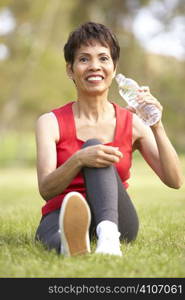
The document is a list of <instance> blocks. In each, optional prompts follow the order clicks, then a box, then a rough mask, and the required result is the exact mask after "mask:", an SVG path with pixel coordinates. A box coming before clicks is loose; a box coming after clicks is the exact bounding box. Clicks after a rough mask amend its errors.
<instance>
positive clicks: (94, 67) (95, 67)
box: [89, 60, 101, 70]
mask: <svg viewBox="0 0 185 300" xmlns="http://www.w3.org/2000/svg"><path fill="white" fill-rule="evenodd" d="M89 68H90V69H92V70H99V69H100V68H101V66H100V62H99V61H98V60H92V61H91V63H90V66H89Z"/></svg>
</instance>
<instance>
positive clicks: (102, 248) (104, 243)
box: [95, 237, 122, 256]
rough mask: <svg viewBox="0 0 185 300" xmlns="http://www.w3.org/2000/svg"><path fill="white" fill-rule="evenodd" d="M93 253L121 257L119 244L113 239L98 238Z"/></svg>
mask: <svg viewBox="0 0 185 300" xmlns="http://www.w3.org/2000/svg"><path fill="white" fill-rule="evenodd" d="M95 253H99V254H110V255H118V256H122V252H121V249H120V243H119V242H118V240H117V239H115V238H114V237H112V238H110V237H102V238H99V239H98V242H97V247H96V251H95Z"/></svg>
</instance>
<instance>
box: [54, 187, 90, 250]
mask: <svg viewBox="0 0 185 300" xmlns="http://www.w3.org/2000/svg"><path fill="white" fill-rule="evenodd" d="M90 221H91V213H90V209H89V206H88V204H87V202H86V200H85V199H84V198H83V196H82V195H81V194H80V193H77V192H70V193H68V194H67V195H66V196H65V197H64V200H63V202H62V206H61V211H60V216H59V226H60V231H61V248H62V249H63V254H64V255H66V256H75V255H82V254H86V253H89V252H90V241H89V226H90ZM62 249H61V252H62Z"/></svg>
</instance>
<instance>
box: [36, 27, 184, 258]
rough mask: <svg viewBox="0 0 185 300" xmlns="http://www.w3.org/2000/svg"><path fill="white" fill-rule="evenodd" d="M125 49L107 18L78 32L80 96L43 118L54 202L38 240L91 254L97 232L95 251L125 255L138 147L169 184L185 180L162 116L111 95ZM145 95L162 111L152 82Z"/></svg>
mask: <svg viewBox="0 0 185 300" xmlns="http://www.w3.org/2000/svg"><path fill="white" fill-rule="evenodd" d="M119 52H120V48H119V44H118V41H117V39H116V37H115V36H114V34H113V33H112V32H111V30H110V29H108V28H107V27H106V26H104V25H102V24H97V23H93V22H88V23H85V24H83V25H81V26H80V27H79V28H77V29H76V30H75V31H74V32H72V33H71V34H70V36H69V38H68V41H67V43H66V44H65V47H64V55H65V59H66V69H67V74H68V76H69V77H70V78H71V79H72V80H73V81H74V84H75V87H76V92H77V99H76V101H72V102H69V103H67V104H66V105H64V106H62V107H59V108H56V109H53V110H52V112H49V113H46V114H43V115H42V116H41V117H40V118H39V119H38V121H37V126H36V140H37V174H38V185H39V191H40V194H41V196H42V197H43V199H44V200H45V201H46V203H45V205H44V206H43V207H42V219H41V222H40V224H39V227H38V229H37V232H36V239H37V240H40V241H41V242H42V243H43V244H45V245H46V246H47V247H48V249H53V248H54V249H56V251H57V252H58V253H61V254H64V255H68V256H69V255H77V254H85V253H89V252H90V251H91V249H90V238H92V236H96V237H97V238H98V239H97V247H96V251H95V253H101V254H112V255H117V256H122V252H121V249H120V240H124V241H126V242H130V241H132V240H134V239H135V238H136V236H137V232H138V227H139V222H138V217H137V213H136V211H135V208H134V206H133V204H132V201H131V199H130V197H129V195H128V193H127V191H126V189H127V187H128V183H127V180H128V179H129V176H130V167H131V164H132V152H133V151H134V150H136V149H138V150H139V151H140V152H141V154H142V155H143V157H144V159H145V160H146V161H147V162H148V164H149V165H150V167H151V168H152V169H153V170H154V171H155V173H156V174H157V175H158V176H159V177H160V179H161V180H162V181H163V182H164V183H165V184H166V185H168V186H170V187H172V188H179V187H180V186H181V184H182V172H181V169H180V166H179V159H178V157H177V154H176V152H175V149H174V148H173V146H172V145H171V143H170V141H169V139H168V137H167V136H166V133H165V130H164V128H163V125H162V121H161V120H159V122H158V123H156V124H155V125H153V126H151V128H149V127H147V126H145V125H144V124H143V123H142V121H141V120H140V119H139V118H138V117H137V116H136V115H135V114H134V113H133V112H131V111H130V110H129V109H125V108H122V107H120V106H119V105H117V104H115V103H114V102H112V101H109V99H108V93H109V88H110V86H111V83H112V80H113V78H114V76H115V73H116V67H117V63H118V59H119ZM138 101H140V102H141V103H142V105H143V106H145V105H148V104H153V105H156V106H157V107H159V109H160V110H161V112H162V106H161V105H160V103H159V102H158V101H157V99H156V98H154V97H153V96H152V95H151V94H150V92H149V89H144V88H141V89H140V90H139V91H138ZM89 235H90V238H89Z"/></svg>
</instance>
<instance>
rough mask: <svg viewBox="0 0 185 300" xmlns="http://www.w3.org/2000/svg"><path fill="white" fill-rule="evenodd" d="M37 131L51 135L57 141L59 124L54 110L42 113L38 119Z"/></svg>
mask: <svg viewBox="0 0 185 300" xmlns="http://www.w3.org/2000/svg"><path fill="white" fill-rule="evenodd" d="M36 132H37V133H38V134H39V133H42V134H43V132H45V133H46V134H49V135H51V136H52V137H53V138H54V140H55V141H58V140H59V137H60V134H59V126H58V122H57V118H56V116H55V114H54V113H53V112H48V113H44V114H42V115H40V116H39V117H38V119H37V121H36Z"/></svg>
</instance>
